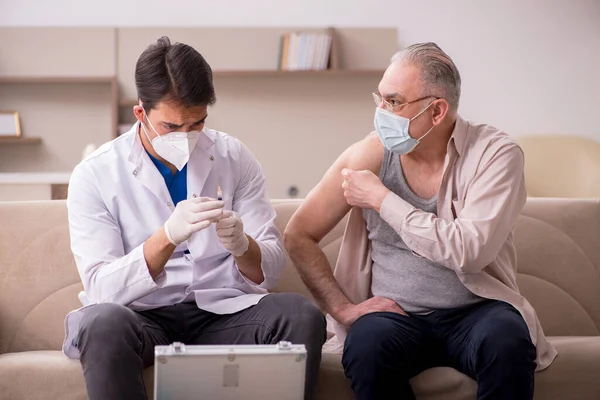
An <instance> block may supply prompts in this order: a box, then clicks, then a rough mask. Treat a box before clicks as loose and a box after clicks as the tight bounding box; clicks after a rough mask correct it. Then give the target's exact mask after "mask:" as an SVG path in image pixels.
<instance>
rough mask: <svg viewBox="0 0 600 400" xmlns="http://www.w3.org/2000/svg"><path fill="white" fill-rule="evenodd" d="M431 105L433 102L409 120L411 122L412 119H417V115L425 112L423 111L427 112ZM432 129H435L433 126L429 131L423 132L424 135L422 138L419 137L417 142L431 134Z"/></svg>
mask: <svg viewBox="0 0 600 400" xmlns="http://www.w3.org/2000/svg"><path fill="white" fill-rule="evenodd" d="M433 103H435V100H434V101H432V102H431V103H429V105H428V106H427V107H425V108H424V109H422V110H421V112H419V113H418V114H417V115H415V116H414V117H412V118H411V119H410V120H411V121H412V120H413V119H415V118H417V117H418V116H419V115H421V114H423V113H424V112H425V110H427V109H428V108H429V107H431V105H432V104H433ZM433 128H435V125H433V126H432V127H431V129H430V130H428V131H427V132H425V134H424V135H423V136H421V137H420V138H418V139H417V141H418V142H420V141H421V140H423V138H424V137H425V136H427V135H429V132H431V131H432V130H433Z"/></svg>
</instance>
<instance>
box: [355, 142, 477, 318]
mask: <svg viewBox="0 0 600 400" xmlns="http://www.w3.org/2000/svg"><path fill="white" fill-rule="evenodd" d="M379 178H380V179H381V180H382V182H383V184H384V185H385V186H386V187H387V188H388V189H390V190H391V191H392V192H394V193H395V194H397V195H398V196H400V197H401V198H402V199H404V200H405V201H407V202H408V203H410V204H412V205H413V206H414V207H416V208H418V209H421V210H423V211H426V212H430V213H434V214H437V195H436V196H434V197H433V198H432V199H429V200H426V199H422V198H420V197H418V196H417V195H416V194H414V193H413V191H412V190H410V188H409V187H408V184H407V183H406V181H405V179H404V174H403V172H402V165H401V164H400V157H399V156H398V155H397V154H394V153H392V152H390V151H388V150H387V149H385V152H384V156H383V163H382V165H381V172H380V173H379ZM363 215H364V218H365V220H366V222H367V230H368V231H369V239H370V240H371V246H372V251H371V257H372V259H373V271H372V283H371V290H372V292H373V295H375V296H381V297H386V298H389V299H392V300H394V301H396V302H397V303H398V304H399V305H400V306H401V307H402V308H403V309H404V310H405V311H406V312H410V313H418V314H424V313H429V312H431V311H435V310H438V309H450V308H458V307H461V306H466V305H469V304H474V303H477V302H479V301H481V300H483V299H482V298H481V297H478V296H476V295H475V294H473V293H472V292H471V291H469V290H468V289H467V288H466V287H465V286H464V285H463V284H462V283H461V282H460V280H459V279H458V276H457V275H456V273H455V272H454V271H453V270H451V269H449V268H446V267H444V266H442V265H440V264H437V263H435V262H432V261H430V260H428V259H426V258H424V257H421V256H419V255H416V254H415V253H413V252H412V251H411V249H410V248H408V246H406V244H404V242H403V241H402V239H401V238H400V236H399V235H398V234H397V233H396V231H394V230H393V229H392V227H391V226H390V225H389V224H388V223H387V222H385V221H384V220H383V219H382V218H381V217H380V215H379V213H378V212H377V211H375V210H371V209H365V210H363Z"/></svg>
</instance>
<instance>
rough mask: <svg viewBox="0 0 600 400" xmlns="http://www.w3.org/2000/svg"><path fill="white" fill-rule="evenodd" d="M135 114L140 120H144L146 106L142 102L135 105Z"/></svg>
mask: <svg viewBox="0 0 600 400" xmlns="http://www.w3.org/2000/svg"><path fill="white" fill-rule="evenodd" d="M133 115H134V116H135V118H136V119H137V120H138V121H140V122H144V119H145V116H144V108H143V107H142V106H141V105H140V104H137V105H135V106H133Z"/></svg>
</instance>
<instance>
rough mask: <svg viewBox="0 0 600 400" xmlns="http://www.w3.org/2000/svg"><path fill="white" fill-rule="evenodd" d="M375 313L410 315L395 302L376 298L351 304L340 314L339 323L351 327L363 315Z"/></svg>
mask: <svg viewBox="0 0 600 400" xmlns="http://www.w3.org/2000/svg"><path fill="white" fill-rule="evenodd" d="M374 312H393V313H396V314H402V315H408V314H406V312H404V310H403V309H402V307H400V306H399V305H398V303H396V302H395V301H394V300H390V299H386V298H385V297H379V296H375V297H371V298H370V299H368V300H365V301H363V302H362V303H359V304H350V305H348V306H346V307H345V308H343V309H342V310H341V311H340V312H339V313H338V322H339V323H341V324H342V325H345V326H347V327H350V326H352V324H354V322H355V321H356V320H357V319H359V318H360V317H362V316H363V315H365V314H370V313H374Z"/></svg>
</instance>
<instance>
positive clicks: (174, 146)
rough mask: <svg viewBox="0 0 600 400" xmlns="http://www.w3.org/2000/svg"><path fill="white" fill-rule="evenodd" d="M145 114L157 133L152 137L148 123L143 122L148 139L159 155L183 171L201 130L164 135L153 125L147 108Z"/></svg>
mask: <svg viewBox="0 0 600 400" xmlns="http://www.w3.org/2000/svg"><path fill="white" fill-rule="evenodd" d="M144 115H145V116H146V120H147V121H148V123H149V124H150V127H151V128H152V130H153V131H154V133H155V134H156V137H155V138H154V139H150V136H148V131H147V130H146V124H144V123H142V124H141V125H142V129H143V130H144V133H145V134H146V138H148V141H149V142H150V143H151V144H152V147H153V148H154V150H155V151H156V153H157V154H158V155H159V156H161V157H162V158H164V159H165V160H166V161H168V162H170V163H171V164H173V165H174V166H175V167H176V168H177V170H179V171H181V170H182V169H183V167H185V164H187V162H188V161H189V159H190V154H191V153H192V150H194V146H196V143H197V142H198V138H199V136H200V133H201V132H199V131H190V132H169V133H166V134H164V135H159V134H158V132H156V129H154V126H152V122H150V119H149V118H148V114H146V111H145V110H144Z"/></svg>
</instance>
